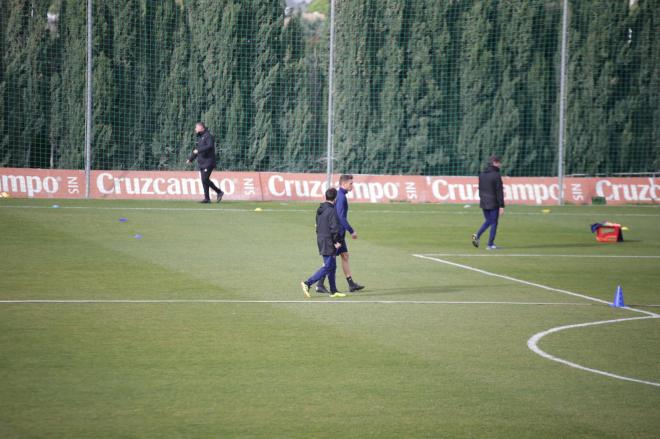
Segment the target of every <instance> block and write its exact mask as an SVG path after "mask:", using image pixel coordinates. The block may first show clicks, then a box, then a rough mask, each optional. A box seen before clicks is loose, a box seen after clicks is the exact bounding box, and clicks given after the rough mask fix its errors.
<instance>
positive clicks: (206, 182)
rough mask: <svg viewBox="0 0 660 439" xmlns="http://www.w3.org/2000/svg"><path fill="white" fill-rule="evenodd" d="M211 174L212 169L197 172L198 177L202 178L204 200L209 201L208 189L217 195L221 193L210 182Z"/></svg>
mask: <svg viewBox="0 0 660 439" xmlns="http://www.w3.org/2000/svg"><path fill="white" fill-rule="evenodd" d="M211 172H213V168H205V169H200V170H199V175H200V176H201V177H202V187H203V188H204V199H205V200H210V199H211V198H210V197H209V188H211V189H213V190H214V191H215V192H216V193H218V194H219V193H220V192H222V191H221V190H220V188H219V187H217V186H216V185H215V184H213V182H212V181H211Z"/></svg>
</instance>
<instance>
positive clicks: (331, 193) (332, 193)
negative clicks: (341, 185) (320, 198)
mask: <svg viewBox="0 0 660 439" xmlns="http://www.w3.org/2000/svg"><path fill="white" fill-rule="evenodd" d="M335 198H337V189H335V188H333V187H331V188H330V189H328V190H327V191H325V199H326V201H335Z"/></svg>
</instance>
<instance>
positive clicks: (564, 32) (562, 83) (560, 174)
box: [557, 0, 568, 206]
mask: <svg viewBox="0 0 660 439" xmlns="http://www.w3.org/2000/svg"><path fill="white" fill-rule="evenodd" d="M567 57H568V0H564V13H563V18H562V26H561V69H560V73H559V145H558V147H557V178H558V180H559V181H558V183H559V205H560V206H561V205H563V204H564V133H565V131H566V62H567Z"/></svg>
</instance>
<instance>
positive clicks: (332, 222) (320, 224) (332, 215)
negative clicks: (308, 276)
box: [316, 201, 341, 256]
mask: <svg viewBox="0 0 660 439" xmlns="http://www.w3.org/2000/svg"><path fill="white" fill-rule="evenodd" d="M340 240H341V238H340V236H339V218H338V217H337V212H336V211H335V205H334V204H332V203H331V202H329V201H326V202H324V203H321V205H320V206H319V208H318V209H317V210H316V243H317V244H318V246H319V254H320V255H321V256H332V255H334V254H336V252H337V249H336V248H335V246H334V244H335V243H336V242H340Z"/></svg>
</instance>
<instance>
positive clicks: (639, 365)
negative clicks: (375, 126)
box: [0, 199, 660, 438]
mask: <svg viewBox="0 0 660 439" xmlns="http://www.w3.org/2000/svg"><path fill="white" fill-rule="evenodd" d="M54 206H58V207H54ZM316 206H317V205H316V204H301V203H298V204H294V203H258V204H257V203H238V202H226V203H225V202H223V203H222V204H220V205H199V204H196V203H191V202H164V201H101V200H96V201H72V200H25V199H6V200H0V224H2V241H1V243H2V244H1V252H0V353H1V354H0V437H2V438H14V437H15V438H23V437H57V438H77V437H214V438H217V437H269V438H270V437H286V438H293V437H305V438H308V437H333V438H335V437H355V438H358V437H359V438H364V437H374V438H383V437H500V438H512V437H516V438H518V437H529V438H539V437H552V438H556V437H585V438H586V437H592V438H604V437H649V438H650V437H657V435H658V431H660V319H659V318H658V317H660V208H658V207H641V206H638V207H636V206H631V207H610V206H589V207H576V206H566V207H551V208H550V210H551V211H550V212H549V213H543V212H542V208H541V207H536V206H512V207H509V208H507V212H506V214H505V216H504V217H503V218H502V219H501V222H500V229H499V233H498V239H497V244H498V245H499V246H501V247H502V249H501V250H499V251H497V252H489V251H486V249H485V248H483V245H482V248H479V249H476V248H474V247H472V245H471V243H470V235H471V234H472V233H474V231H475V230H476V229H477V228H478V226H479V225H480V223H481V221H482V217H481V211H480V210H479V209H478V208H477V207H476V206H473V207H471V208H465V207H464V206H456V205H431V204H425V205H409V204H390V205H367V204H351V210H350V217H349V218H350V221H351V224H352V225H353V226H354V227H355V228H356V230H357V232H358V234H359V239H358V240H351V241H350V242H349V243H348V245H349V249H350V252H351V267H352V269H353V275H354V278H355V280H356V281H358V282H359V283H362V284H364V285H366V287H367V288H366V289H365V290H364V291H363V292H360V293H356V294H348V296H347V297H346V298H342V299H331V298H329V297H327V296H321V295H316V296H314V297H312V298H311V299H304V297H303V295H302V292H301V290H300V285H299V284H300V281H301V280H303V279H305V278H307V277H308V276H309V275H310V274H311V273H312V272H313V271H315V270H316V269H317V268H318V267H319V266H320V264H321V259H320V257H319V256H318V253H317V251H316V238H315V234H314V215H315V209H316ZM257 207H259V208H261V211H255V208H257ZM121 218H123V219H125V220H126V221H120V219H121ZM603 221H612V222H618V223H620V224H622V225H624V226H626V227H628V228H629V230H628V231H626V232H624V237H625V239H626V241H625V242H623V243H619V244H602V243H598V242H596V240H595V238H594V235H593V234H592V233H591V232H590V229H589V226H590V224H592V223H595V222H603ZM482 240H483V241H484V242H485V239H482ZM618 285H621V287H622V289H623V292H624V298H625V302H626V305H627V306H629V308H614V307H610V306H608V303H610V302H612V300H613V298H614V293H615V291H616V288H617V286H618ZM338 286H339V288H340V289H341V290H342V291H344V292H347V288H346V282H345V280H344V278H343V275H342V272H341V268H339V269H338ZM592 322H603V323H599V324H594V325H583V324H586V323H592ZM555 329H558V330H555Z"/></svg>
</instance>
